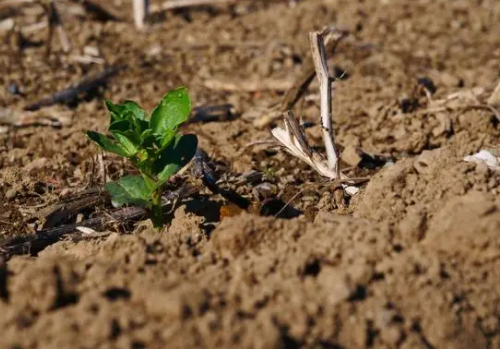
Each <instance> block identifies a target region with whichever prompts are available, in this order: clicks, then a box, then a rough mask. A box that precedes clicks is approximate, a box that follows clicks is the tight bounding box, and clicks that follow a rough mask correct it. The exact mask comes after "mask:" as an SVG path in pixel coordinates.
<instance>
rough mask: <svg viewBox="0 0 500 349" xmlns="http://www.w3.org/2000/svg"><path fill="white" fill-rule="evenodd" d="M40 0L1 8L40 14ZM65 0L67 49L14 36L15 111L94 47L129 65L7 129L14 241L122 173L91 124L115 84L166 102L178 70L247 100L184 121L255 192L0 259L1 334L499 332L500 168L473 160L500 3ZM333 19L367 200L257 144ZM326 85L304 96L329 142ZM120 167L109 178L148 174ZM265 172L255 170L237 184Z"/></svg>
mask: <svg viewBox="0 0 500 349" xmlns="http://www.w3.org/2000/svg"><path fill="white" fill-rule="evenodd" d="M110 3H113V2H110ZM152 3H154V4H156V3H157V2H155V1H152ZM114 4H115V9H116V10H117V11H118V10H120V9H121V10H123V7H124V6H125V5H124V4H121V5H120V3H119V1H116V2H114ZM66 6H68V8H72V7H71V6H77V5H74V4H73V5H66ZM110 6H112V5H110ZM127 6H128V5H127ZM61 7H62V8H63V10H64V6H63V5H61ZM37 11H39V10H37V8H36V7H28V8H27V9H25V10H24V9H23V10H19V11H18V12H17V13H15V15H13V14H12V13H11V12H9V13H7V14H4V16H15V17H14V18H15V21H16V26H18V27H19V28H23V27H25V26H29V25H32V24H33V23H34V22H33V19H34V18H35V17H36V18H38V20H42V19H43V14H40V13H39V12H37ZM62 12H63V13H66V15H65V16H67V18H66V19H65V20H64V26H65V29H66V31H67V33H68V36H69V37H70V39H71V44H72V49H71V51H70V52H69V53H64V52H63V51H62V48H61V47H60V44H59V42H58V41H57V39H56V38H54V40H53V44H52V50H51V52H50V54H49V55H48V56H47V35H48V29H47V28H42V29H40V30H36V31H33V30H32V31H29V32H26V33H24V34H23V35H22V38H21V37H20V36H19V35H17V34H13V32H12V31H0V39H1V40H2V44H1V45H0V62H2V63H1V64H0V86H2V87H0V108H8V109H10V110H16V111H22V110H23V108H24V107H26V106H27V105H29V104H31V103H33V102H35V101H37V100H39V99H41V98H43V97H46V96H50V95H52V94H53V93H55V92H56V91H58V90H60V89H62V88H65V87H67V86H68V85H70V84H74V83H76V82H78V81H80V80H81V79H82V78H83V77H84V76H87V75H88V74H93V73H96V72H99V71H101V70H102V69H103V64H100V63H98V64H96V63H90V64H89V63H82V62H80V61H78V60H76V59H75V56H81V55H83V54H84V52H88V50H87V51H85V50H84V48H85V47H86V46H90V47H93V48H97V51H98V57H99V58H100V59H102V61H103V62H104V63H105V65H109V66H111V65H125V68H124V69H122V70H121V71H120V72H119V74H118V75H117V76H115V77H112V78H110V80H109V81H108V83H107V84H106V85H105V86H103V87H101V88H100V89H98V90H96V91H91V92H90V93H87V94H86V95H82V96H79V97H78V99H77V100H74V101H72V102H71V103H69V104H57V105H55V106H51V107H43V108H42V109H41V110H39V111H37V112H35V114H33V115H35V116H36V117H39V118H41V119H40V120H45V121H46V120H49V121H50V120H52V121H51V122H53V121H54V120H55V121H57V122H58V124H57V125H56V126H57V127H53V126H50V125H47V123H41V122H38V123H37V125H32V126H22V127H21V126H17V127H14V126H12V125H2V126H0V238H2V239H6V238H10V237H15V236H20V235H22V234H35V230H37V229H40V228H41V227H42V225H43V222H42V221H40V216H39V215H37V212H38V213H39V212H41V210H42V209H43V208H46V207H48V206H49V205H51V204H54V203H57V202H60V201H61V200H64V199H68V198H71V197H72V196H74V195H75V194H77V193H79V192H82V191H84V190H86V189H88V188H92V187H95V186H96V185H101V184H102V183H103V178H102V176H101V175H100V171H99V168H98V167H99V166H98V161H97V154H98V151H97V149H96V148H95V146H94V145H92V144H90V142H89V141H88V140H87V139H86V138H85V136H84V135H83V131H85V130H87V129H92V130H97V131H101V132H102V131H105V129H106V127H107V122H108V116H107V115H106V112H105V109H104V106H103V103H102V98H103V97H107V98H111V99H113V100H116V101H118V100H124V99H133V100H135V101H137V102H138V103H139V104H141V105H143V106H144V107H146V108H148V109H151V108H153V107H154V105H155V103H156V101H157V100H158V99H159V98H160V96H161V95H162V94H164V93H165V92H166V91H168V90H169V89H171V88H173V87H175V86H178V85H181V84H183V85H186V86H189V89H190V94H191V97H192V99H193V101H194V104H195V106H197V107H200V106H207V105H208V106H213V105H222V104H231V105H232V111H231V115H230V116H229V117H224V118H223V119H222V120H215V121H211V122H197V123H195V122H193V123H190V124H188V125H187V126H186V127H185V128H183V130H182V132H191V133H195V134H197V135H198V137H199V140H200V147H201V148H203V149H204V150H205V151H206V152H207V153H208V154H209V155H210V157H211V158H212V159H213V161H214V162H215V163H216V164H217V171H218V173H219V174H224V173H225V175H224V176H225V177H223V180H222V182H224V185H226V186H228V187H230V188H232V189H234V190H235V191H237V192H238V193H239V194H241V195H243V196H245V197H246V198H247V199H248V200H250V201H251V202H252V206H251V208H250V209H249V210H248V212H245V211H244V210H230V209H228V208H227V207H228V206H226V205H227V204H228V202H227V201H226V200H225V199H224V198H223V197H222V196H220V195H213V194H211V193H210V192H209V191H208V190H206V189H204V188H203V187H200V189H199V192H198V193H197V194H194V195H192V196H190V197H188V198H186V199H183V200H179V202H178V203H177V205H176V206H175V208H174V210H173V211H172V213H171V223H170V224H169V225H168V226H167V227H166V228H165V229H163V230H162V231H156V230H154V229H153V228H152V226H151V224H150V223H149V222H148V221H144V222H138V223H136V224H135V225H132V226H130V225H119V224H117V225H116V226H115V227H109V230H107V231H106V234H105V235H103V236H102V237H98V238H92V239H80V240H79V241H76V240H74V239H64V240H62V241H60V242H57V243H55V244H53V245H51V246H49V247H47V248H46V249H44V250H43V251H41V252H40V253H38V254H36V255H30V254H29V253H27V254H26V255H22V256H14V257H12V258H11V259H10V260H8V261H0V329H1V330H0V331H1V336H0V347H1V348H54V347H59V348H75V347H77V348H166V347H168V348H325V349H326V348H330V349H341V348H343V349H351V348H353V349H355V348H401V349H410V348H422V349H429V348H463V349H466V348H467V349H470V348H478V349H484V348H487V349H498V348H500V197H499V190H500V172H498V171H497V172H495V171H493V170H491V169H489V168H488V167H486V166H485V165H484V164H473V163H467V162H464V161H463V157H464V156H466V155H470V154H473V153H475V152H477V151H479V150H481V149H484V148H492V147H495V146H498V145H499V144H500V142H499V140H500V126H499V124H500V122H499V120H498V118H497V117H496V116H495V114H494V112H493V111H492V110H490V109H487V108H480V107H477V105H478V104H481V103H484V101H485V100H486V99H487V98H488V97H489V95H490V94H491V93H492V91H493V90H494V88H495V86H496V84H497V83H498V80H499V76H500V35H498V33H500V2H498V1H495V0H483V1H469V0H456V1H447V0H436V1H427V0H419V1H405V0H380V1H348V0H324V1H319V0H318V1H315V0H303V1H293V2H292V1H290V2H284V1H267V2H242V3H241V4H237V5H222V6H212V7H210V6H209V7H201V8H196V9H190V10H182V11H180V10H178V11H174V12H166V13H163V14H160V15H155V16H154V17H153V18H151V20H150V23H149V25H148V26H147V29H145V30H144V31H142V32H139V31H137V30H136V29H134V27H133V25H131V23H130V22H129V21H102V20H100V19H99V18H94V17H91V16H89V15H88V14H85V13H83V14H80V15H78V13H77V14H75V13H73V12H71V11H66V12H64V11H62ZM125 12H127V11H125ZM0 14H1V12H0ZM332 24H334V25H336V26H338V27H340V28H344V29H347V30H349V31H350V35H349V36H348V37H347V38H346V39H345V40H344V41H343V42H342V43H341V44H340V46H339V48H338V50H337V52H336V54H335V56H334V57H333V58H332V59H331V62H330V63H331V65H332V66H334V67H335V70H336V71H337V72H340V74H338V75H339V76H340V75H342V72H344V71H346V72H347V74H344V75H343V77H342V78H341V79H339V80H337V81H336V83H335V95H334V97H333V112H334V116H333V117H334V126H335V134H336V141H337V142H338V143H339V146H340V148H341V149H342V152H343V155H344V156H343V163H342V168H343V169H344V170H345V172H346V173H347V174H348V175H350V176H356V177H359V176H365V177H368V179H369V182H368V183H367V184H364V185H362V186H361V190H360V192H359V193H358V194H356V195H355V196H353V197H352V198H343V197H342V195H340V196H339V192H338V190H336V189H335V187H334V186H333V185H331V183H328V182H326V181H325V180H324V179H322V178H321V177H320V176H319V175H317V174H316V173H314V172H313V171H312V170H311V169H309V168H308V167H307V165H305V164H302V163H301V162H300V161H299V160H297V159H294V158H293V157H292V156H290V155H288V154H287V153H285V152H284V151H283V150H282V149H279V148H276V147H272V146H270V145H269V144H264V143H262V142H261V143H258V142H259V141H263V140H269V139H271V136H270V129H271V127H272V126H273V125H276V124H279V123H280V121H279V120H274V121H272V122H271V123H269V124H267V125H266V126H265V127H260V128H259V127H256V124H257V123H256V121H258V120H259V118H260V117H261V116H262V115H263V114H264V112H265V111H266V110H270V109H271V108H272V107H273V106H274V105H276V104H277V103H279V102H280V101H281V99H282V98H283V95H284V92H285V90H286V88H284V87H283V86H285V87H286V86H291V85H292V84H293V82H294V80H295V79H296V78H298V77H299V76H300V73H301V68H302V67H303V66H304V64H305V62H307V61H308V60H310V59H311V58H310V54H309V46H308V41H307V40H308V34H307V33H308V32H309V31H311V30H318V29H321V28H322V27H324V26H326V25H332ZM221 84H222V85H224V88H222V87H221ZM13 86H15V87H17V89H18V90H20V91H17V92H19V93H13V92H16V91H15V90H16V89H15V88H13ZM235 86H236V87H235ZM317 91H318V85H317V83H316V82H314V83H313V84H312V85H311V86H310V88H309V90H308V93H307V95H306V97H307V98H306V99H305V100H304V101H302V102H300V103H299V104H298V105H297V106H296V108H295V109H296V113H297V115H299V116H301V117H302V118H303V120H304V121H307V122H312V123H313V127H311V128H308V129H307V135H308V136H309V137H310V139H311V142H312V143H313V145H314V146H316V147H317V149H319V150H322V148H321V130H320V127H319V126H318V115H319V107H318V104H319V103H318V102H319V101H318V95H317ZM455 93H458V96H459V97H458V98H455V99H452V98H450V96H452V95H453V94H455ZM455 96H457V95H455ZM262 111H264V112H262ZM23 113H26V112H23ZM30 115H31V114H30ZM360 154H361V155H360ZM103 163H104V166H105V169H106V174H107V175H108V176H109V177H110V178H111V179H114V178H117V177H119V176H120V175H122V174H123V173H128V172H129V171H130V170H131V168H130V167H129V166H128V165H127V164H126V163H125V162H123V161H122V160H120V159H119V158H117V157H114V156H111V155H105V156H104V158H103ZM249 171H257V172H259V173H260V176H258V179H257V180H256V181H246V182H245V181H243V182H241V181H238V180H237V178H238V176H240V175H241V174H245V173H248V172H249ZM235 178H236V179H235ZM193 181H194V180H193V179H192V178H191V176H190V174H189V173H186V174H184V175H183V176H182V177H180V178H177V180H176V181H175V183H173V184H172V186H177V185H178V184H179V183H180V184H182V183H184V182H186V183H191V182H193ZM180 184H179V185H180ZM283 203H288V204H289V206H287V209H286V210H282V208H283ZM266 205H267V206H266ZM276 205H278V206H277V208H276ZM229 207H230V206H229ZM255 207H257V209H255ZM264 208H265V209H264ZM110 210H112V207H111V206H110V205H109V204H102V203H101V204H98V205H96V206H95V207H93V208H92V209H91V210H86V211H84V212H82V213H80V214H79V215H78V216H77V217H72V218H71V219H70V221H68V222H66V223H71V222H74V221H75V219H86V218H88V217H91V216H93V215H95V214H96V213H99V212H109V211H110ZM228 211H231V213H227V212H228ZM233 211H234V212H233ZM278 211H279V212H278ZM284 211H287V212H288V213H290V214H286V215H283V212H284ZM277 213H280V214H282V215H281V216H284V217H286V218H277V217H275V215H276V214H277ZM292 216H296V217H294V218H291V217H292ZM26 252H29V251H26Z"/></svg>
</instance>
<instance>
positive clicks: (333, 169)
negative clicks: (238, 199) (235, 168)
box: [271, 29, 359, 195]
mask: <svg viewBox="0 0 500 349" xmlns="http://www.w3.org/2000/svg"><path fill="white" fill-rule="evenodd" d="M331 30H332V29H329V30H328V32H327V31H323V32H314V33H311V34H310V39H311V50H312V53H313V59H314V63H315V67H316V75H317V76H318V79H319V82H320V93H321V94H320V98H321V126H322V128H323V141H324V143H325V148H326V153H327V159H325V158H324V157H323V156H322V155H321V154H319V153H318V152H316V151H315V150H314V149H312V148H311V147H310V146H309V144H308V142H307V139H306V136H305V133H304V130H303V128H302V126H301V125H300V124H299V122H298V121H297V118H295V116H294V115H293V113H292V111H288V112H286V113H284V114H283V117H284V123H285V129H283V128H280V127H276V128H274V129H273V130H271V133H272V135H273V136H274V137H275V138H276V139H277V140H278V141H279V142H280V143H281V144H282V145H283V146H284V147H285V148H286V150H287V151H288V152H289V153H290V154H292V155H294V156H295V157H297V158H299V159H301V160H302V161H304V162H306V163H307V164H308V165H309V166H311V167H312V168H313V169H315V170H316V171H317V172H318V173H319V174H320V175H322V176H324V177H327V178H329V179H332V180H342V181H344V182H345V183H354V182H351V181H350V180H349V178H348V177H347V176H346V175H344V174H343V173H341V172H340V169H339V155H338V151H337V147H336V146H335V141H334V137H333V126H332V96H331V93H332V80H333V79H332V78H331V77H330V75H329V73H328V67H327V64H326V53H325V46H324V40H323V36H324V35H326V34H328V33H329V32H330V31H331ZM342 186H343V188H344V190H345V191H346V193H348V194H349V195H354V194H356V193H357V192H358V190H359V189H358V188H356V187H354V186H350V185H348V184H342Z"/></svg>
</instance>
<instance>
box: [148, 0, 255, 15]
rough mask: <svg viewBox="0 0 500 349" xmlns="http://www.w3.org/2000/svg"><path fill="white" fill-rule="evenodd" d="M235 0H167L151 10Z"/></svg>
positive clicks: (224, 2) (227, 2)
mask: <svg viewBox="0 0 500 349" xmlns="http://www.w3.org/2000/svg"><path fill="white" fill-rule="evenodd" d="M237 1H238V0H169V1H166V2H164V3H162V4H159V5H155V6H152V8H151V10H152V12H159V11H167V10H173V9H178V8H183V7H192V6H200V5H220V4H232V3H235V2H237ZM240 1H241V0H240ZM247 1H248V0H247Z"/></svg>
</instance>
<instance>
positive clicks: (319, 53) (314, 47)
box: [309, 29, 339, 175]
mask: <svg viewBox="0 0 500 349" xmlns="http://www.w3.org/2000/svg"><path fill="white" fill-rule="evenodd" d="M331 30H332V29H328V31H323V32H311V33H310V34H309V41H310V44H311V51H312V57H313V60H314V66H315V68H316V75H317V76H318V80H319V88H320V99H321V128H322V129H323V142H324V143H325V148H326V155H327V158H328V167H329V168H330V169H331V170H332V171H334V172H335V173H337V175H338V173H339V167H338V163H339V155H338V151H337V148H336V147H335V141H334V138H333V126H332V79H331V78H330V74H329V72H328V66H327V64H326V53H325V42H324V35H325V34H328V32H330V31H331Z"/></svg>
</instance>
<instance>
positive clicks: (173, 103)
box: [87, 87, 198, 228]
mask: <svg viewBox="0 0 500 349" xmlns="http://www.w3.org/2000/svg"><path fill="white" fill-rule="evenodd" d="M105 103H106V107H107V108H108V110H109V114H110V118H111V120H110V124H109V128H108V132H109V133H110V134H111V136H112V137H107V136H105V135H103V134H100V133H97V132H93V131H87V136H88V137H89V138H90V139H91V140H92V141H94V142H95V143H97V145H98V146H99V147H101V148H102V149H104V150H106V151H109V152H112V153H115V154H118V155H120V156H122V157H125V158H128V159H129V160H130V162H131V163H132V165H134V167H136V168H137V169H138V170H139V172H140V175H135V176H132V175H129V176H124V177H122V178H120V179H119V180H118V181H116V182H109V183H107V184H106V185H105V188H106V190H107V191H108V192H109V194H111V198H112V203H113V206H115V207H119V206H122V205H124V204H132V205H138V206H142V207H144V208H145V209H146V210H147V212H148V213H149V216H150V218H151V220H152V221H153V224H154V226H155V227H157V228H160V227H162V226H163V224H164V223H165V221H164V214H163V209H162V202H161V196H162V191H163V187H164V185H165V183H166V182H167V181H168V180H169V179H170V177H172V176H173V175H174V174H175V173H177V172H178V171H179V170H180V169H181V168H182V167H184V166H185V165H187V164H188V163H189V161H190V160H191V159H192V158H193V156H194V154H195V152H196V147H197V145H198V140H197V138H196V136H195V135H192V134H187V135H181V134H178V133H177V131H178V127H179V126H180V125H181V124H182V123H184V122H186V121H187V120H188V118H189V114H190V112H191V100H190V99H189V95H188V91H187V89H186V88H185V87H180V88H177V89H175V90H173V91H171V92H169V93H167V94H166V95H165V96H164V97H163V98H162V99H161V101H160V103H159V104H158V105H157V106H156V108H155V109H154V110H153V111H152V113H151V117H150V118H149V117H148V114H147V112H146V111H144V110H143V109H142V108H141V107H140V106H139V105H138V104H137V103H135V102H133V101H125V102H124V103H122V104H114V103H112V102H111V101H109V100H105Z"/></svg>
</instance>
